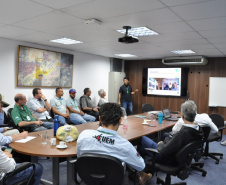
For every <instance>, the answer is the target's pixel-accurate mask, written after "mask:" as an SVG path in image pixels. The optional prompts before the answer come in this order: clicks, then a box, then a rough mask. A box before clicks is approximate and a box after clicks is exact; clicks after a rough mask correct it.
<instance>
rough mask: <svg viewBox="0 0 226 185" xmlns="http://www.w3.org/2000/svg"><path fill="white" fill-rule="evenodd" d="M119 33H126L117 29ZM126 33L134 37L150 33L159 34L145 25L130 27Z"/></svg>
mask: <svg viewBox="0 0 226 185" xmlns="http://www.w3.org/2000/svg"><path fill="white" fill-rule="evenodd" d="M117 31H118V32H120V33H126V30H117ZM128 35H131V36H135V37H142V36H150V35H159V34H158V33H156V32H155V31H153V30H150V29H149V28H147V27H138V28H131V29H130V30H128Z"/></svg>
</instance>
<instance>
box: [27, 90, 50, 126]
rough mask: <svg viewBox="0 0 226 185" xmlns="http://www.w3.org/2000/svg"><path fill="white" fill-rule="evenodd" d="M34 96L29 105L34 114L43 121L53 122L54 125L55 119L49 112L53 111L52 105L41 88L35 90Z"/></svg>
mask: <svg viewBox="0 0 226 185" xmlns="http://www.w3.org/2000/svg"><path fill="white" fill-rule="evenodd" d="M32 94H33V96H34V97H33V98H32V99H31V100H30V101H29V102H28V103H27V106H28V108H29V109H30V111H31V112H32V114H34V115H35V116H37V118H38V119H39V120H41V121H44V122H51V124H53V118H52V117H51V116H50V115H49V112H48V111H50V110H51V105H50V104H49V102H48V100H47V99H46V97H45V95H44V94H42V90H41V89H40V88H34V89H33V91H32Z"/></svg>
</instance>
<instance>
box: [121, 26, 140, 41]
mask: <svg viewBox="0 0 226 185" xmlns="http://www.w3.org/2000/svg"><path fill="white" fill-rule="evenodd" d="M123 29H126V33H125V36H124V37H121V38H119V39H118V42H122V43H125V44H130V43H135V42H139V40H138V39H137V38H135V37H132V36H129V35H128V30H129V29H131V27H130V26H123Z"/></svg>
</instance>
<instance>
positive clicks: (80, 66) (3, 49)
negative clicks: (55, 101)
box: [0, 38, 110, 109]
mask: <svg viewBox="0 0 226 185" xmlns="http://www.w3.org/2000/svg"><path fill="white" fill-rule="evenodd" d="M18 45H24V46H31V47H36V48H41V49H48V50H52V51H58V52H64V53H68V54H73V55H74V65H73V85H72V87H73V88H75V89H76V90H77V92H78V93H77V98H79V97H80V96H81V95H83V89H84V88H85V87H89V88H90V89H91V91H92V94H91V98H92V99H93V100H94V101H95V103H96V104H97V103H98V101H99V96H98V90H99V89H101V88H103V89H105V90H106V91H107V90H108V73H109V72H110V59H109V58H106V57H101V56H97V55H91V54H86V53H80V52H74V51H70V50H64V49H59V48H52V47H47V46H41V45H36V44H31V43H26V42H20V41H14V40H9V39H2V38H0V79H1V81H0V93H1V94H2V95H3V96H4V100H5V101H6V102H7V103H9V104H10V106H9V107H8V108H10V107H13V106H14V104H15V102H14V96H15V95H16V94H17V93H22V94H24V95H26V96H27V99H28V100H29V99H31V98H32V97H33V95H32V89H33V88H32V87H26V88H25V87H16V73H17V71H16V70H17V47H18ZM68 90H69V89H66V88H64V98H65V99H66V98H68V96H69V94H68ZM42 92H43V94H44V95H45V96H46V98H47V99H48V100H50V99H51V98H52V97H53V96H54V95H55V88H42ZM8 108H7V109H8Z"/></svg>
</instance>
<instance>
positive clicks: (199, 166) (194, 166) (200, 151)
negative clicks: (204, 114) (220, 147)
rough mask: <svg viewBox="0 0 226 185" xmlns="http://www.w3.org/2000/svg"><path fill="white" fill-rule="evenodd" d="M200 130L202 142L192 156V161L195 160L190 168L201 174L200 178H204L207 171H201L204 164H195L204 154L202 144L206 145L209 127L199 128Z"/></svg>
mask: <svg viewBox="0 0 226 185" xmlns="http://www.w3.org/2000/svg"><path fill="white" fill-rule="evenodd" d="M201 128H202V131H203V134H204V136H203V140H202V146H201V147H200V148H199V149H198V150H197V152H196V155H195V156H194V160H195V163H192V164H191V168H192V169H193V170H196V171H199V172H202V176H203V177H205V176H206V174H207V171H206V170H204V169H202V168H203V166H204V163H201V162H197V161H198V160H199V159H200V158H201V157H202V156H203V154H204V144H205V143H206V141H207V139H208V137H209V134H210V127H209V126H203V127H201Z"/></svg>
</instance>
